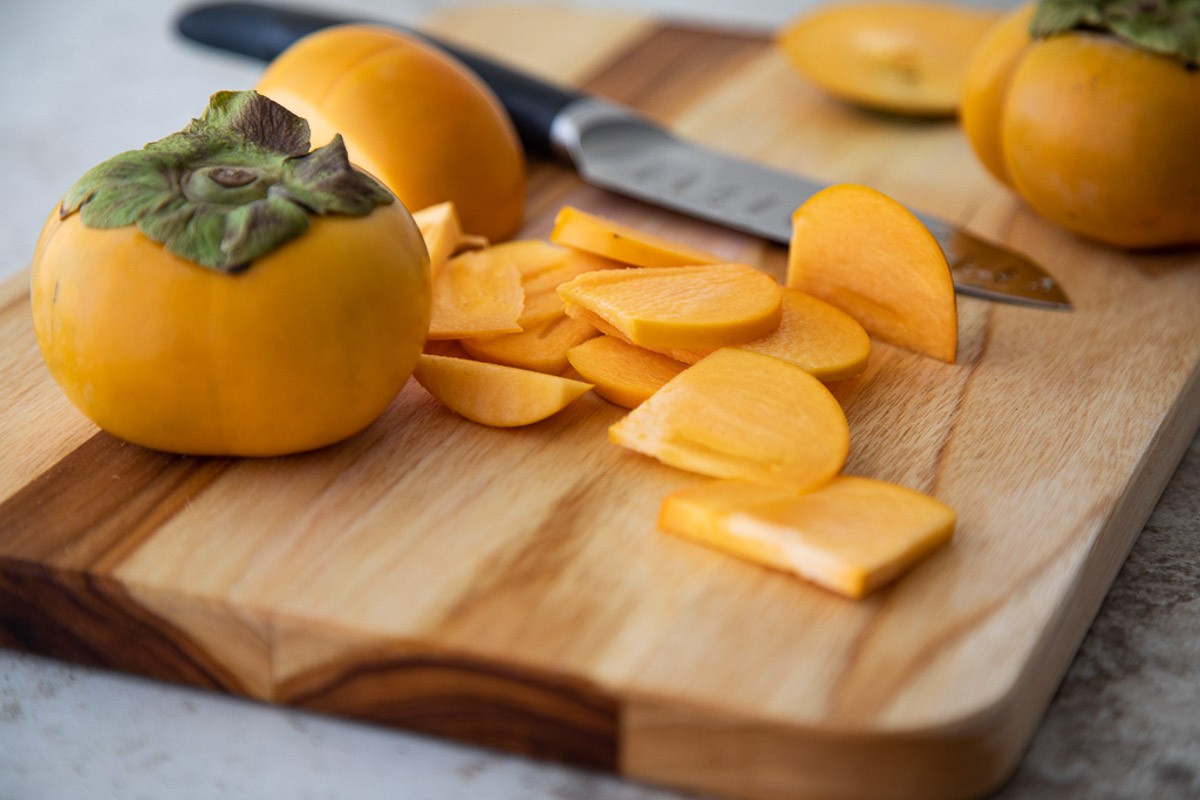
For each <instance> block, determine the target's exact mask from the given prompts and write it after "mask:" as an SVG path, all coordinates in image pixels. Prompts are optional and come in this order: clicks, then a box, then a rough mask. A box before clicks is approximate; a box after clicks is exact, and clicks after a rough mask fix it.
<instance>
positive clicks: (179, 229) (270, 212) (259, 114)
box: [61, 92, 394, 273]
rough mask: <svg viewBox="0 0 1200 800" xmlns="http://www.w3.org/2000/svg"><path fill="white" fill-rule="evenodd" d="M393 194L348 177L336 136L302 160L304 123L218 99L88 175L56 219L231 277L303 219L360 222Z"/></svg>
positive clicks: (280, 112) (245, 101) (255, 104)
mask: <svg viewBox="0 0 1200 800" xmlns="http://www.w3.org/2000/svg"><path fill="white" fill-rule="evenodd" d="M393 199H394V198H393V197H392V194H391V193H390V192H389V191H388V190H387V189H386V188H384V187H383V185H382V184H380V183H379V182H378V181H376V180H375V179H374V178H371V177H370V176H369V175H367V174H366V173H364V172H361V171H359V170H357V169H355V168H354V167H353V166H352V165H351V164H350V160H349V157H348V156H347V154H346V147H345V144H344V143H343V142H342V139H341V137H340V136H335V137H334V138H333V141H331V142H330V143H329V144H327V145H325V146H324V147H321V148H318V149H316V150H313V151H311V152H309V127H308V123H307V122H305V121H304V120H303V119H301V118H300V117H297V116H296V115H295V114H292V113H291V112H290V111H288V110H287V109H285V108H284V107H283V106H280V105H279V104H277V103H274V102H272V101H271V100H270V99H268V98H267V97H264V96H263V95H260V94H258V93H257V92H218V93H217V94H214V95H213V96H212V98H211V99H210V100H209V105H208V108H207V109H205V111H204V114H203V115H201V117H200V118H199V119H195V120H192V122H191V124H189V125H188V126H187V127H186V128H184V129H183V130H182V131H180V132H179V133H174V134H171V135H170V136H167V137H166V138H164V139H160V140H158V141H157V142H151V143H150V144H148V145H146V146H145V147H144V148H143V149H141V150H131V151H129V152H126V153H121V154H119V155H117V156H114V157H113V158H111V159H109V160H108V161H105V162H104V163H103V164H100V165H98V166H96V167H93V168H92V169H90V170H89V171H88V172H87V173H86V174H85V175H84V176H83V177H82V178H80V179H79V181H78V182H77V183H76V184H75V186H73V187H72V188H71V190H70V191H69V192H68V193H67V196H66V197H65V198H64V200H63V204H62V209H61V214H62V216H63V217H67V216H69V215H71V214H73V213H75V212H76V211H78V212H79V215H80V219H81V220H82V221H83V224H84V225H87V226H89V227H94V228H116V227H122V226H125V225H137V226H138V229H139V230H141V231H142V233H144V234H146V236H148V237H150V238H151V239H153V240H154V241H156V242H162V244H163V245H164V246H165V247H166V248H167V250H169V251H171V252H172V253H175V254H176V255H178V256H182V257H183V258H186V259H188V260H190V261H193V262H195V263H197V264H200V265H201V266H204V267H208V268H210V269H215V270H219V271H222V272H226V273H235V272H239V271H241V270H242V269H243V268H245V267H246V266H247V265H248V264H249V263H250V262H251V261H253V260H254V259H256V258H259V257H260V256H263V255H266V254H267V253H269V252H271V251H272V250H275V249H276V248H278V247H280V246H282V245H283V244H284V243H286V242H288V241H290V240H291V239H294V238H295V237H297V236H299V235H301V234H302V233H304V231H305V230H306V229H307V228H308V224H309V215H310V214H346V215H352V216H363V215H366V214H369V213H371V211H372V210H373V209H374V208H375V207H377V206H379V205H383V204H386V203H391V202H393Z"/></svg>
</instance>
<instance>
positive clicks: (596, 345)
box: [567, 336, 687, 408]
mask: <svg viewBox="0 0 1200 800" xmlns="http://www.w3.org/2000/svg"><path fill="white" fill-rule="evenodd" d="M567 359H568V361H570V363H571V366H572V367H574V368H575V371H576V372H578V373H579V374H580V375H581V376H582V377H583V379H584V380H586V381H590V382H591V383H593V384H595V390H596V394H598V395H600V396H601V397H603V398H604V399H605V400H607V401H609V402H610V403H615V404H616V405H619V406H622V407H623V408H635V407H636V406H638V405H641V404H642V403H643V402H645V401H646V400H648V399H649V398H650V396H651V395H652V394H654V393H655V392H657V391H658V390H659V389H661V388H662V387H663V386H664V385H665V384H666V383H667V381H669V380H671V379H672V378H674V377H675V376H676V375H678V374H679V373H681V372H683V371H684V370H685V369H687V364H683V363H681V362H679V361H676V360H675V359H673V358H668V357H667V356H664V355H660V354H658V353H653V352H651V351H649V350H647V349H646V348H644V347H638V346H637V345H632V344H629V343H628V342H626V341H625V340H624V339H618V338H617V337H615V336H597V337H596V338H594V339H589V340H587V341H586V342H584V343H583V344H580V345H576V346H575V347H572V348H571V349H570V350H568V351H567Z"/></svg>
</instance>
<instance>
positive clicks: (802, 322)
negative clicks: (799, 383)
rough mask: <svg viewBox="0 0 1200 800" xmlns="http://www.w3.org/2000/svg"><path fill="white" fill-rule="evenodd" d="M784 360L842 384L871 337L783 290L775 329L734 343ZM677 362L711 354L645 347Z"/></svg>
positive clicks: (863, 357) (867, 351) (830, 310)
mask: <svg viewBox="0 0 1200 800" xmlns="http://www.w3.org/2000/svg"><path fill="white" fill-rule="evenodd" d="M737 347H739V348H741V349H743V350H753V351H754V352H756V353H762V354H763V355H768V356H774V357H775V358H782V359H783V360H784V361H787V362H790V363H792V364H795V365H796V366H798V367H800V368H801V369H802V370H804V371H805V372H807V373H808V374H809V375H812V376H813V377H814V378H817V379H818V380H822V381H841V380H846V379H847V378H853V377H854V376H856V375H859V374H861V373H862V372H863V370H865V369H866V368H867V360H868V359H869V357H870V355H871V337H869V336H868V335H867V332H866V330H864V329H863V326H862V325H859V324H858V322H856V321H855V319H854V318H853V317H851V316H850V315H849V314H847V313H846V312H844V311H842V310H841V309H838V308H835V307H834V306H831V305H830V304H829V303H826V302H825V301H824V300H819V299H817V298H815V297H813V296H812V295H810V294H805V293H804V292H800V291H797V290H795V289H784V290H783V316H782V318H781V319H780V321H779V327H778V328H776V329H775V331H774V332H772V333H769V334H767V335H766V336H764V337H763V338H761V339H755V340H754V341H751V342H746V343H745V344H741V345H737ZM646 349H648V350H651V351H652V352H655V353H659V354H661V355H664V356H666V357H667V358H670V359H673V360H675V361H682V362H683V363H685V364H695V363H696V362H697V361H699V360H700V359H702V358H704V357H705V356H706V355H708V354H709V353H711V352H712V351H711V350H679V349H672V348H646Z"/></svg>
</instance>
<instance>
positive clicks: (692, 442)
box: [609, 347, 850, 491]
mask: <svg viewBox="0 0 1200 800" xmlns="http://www.w3.org/2000/svg"><path fill="white" fill-rule="evenodd" d="M609 438H610V439H611V440H612V441H613V442H615V443H616V444H619V445H622V446H624V447H628V448H630V449H632V450H636V451H637V452H640V453H644V454H646V455H649V456H653V457H654V458H657V459H658V460H660V461H662V462H663V463H665V464H670V465H671V466H674V467H679V468H680V469H686V470H691V471H692V472H698V473H700V474H702V475H709V476H711V477H715V478H740V479H742V480H747V481H751V482H753V483H761V484H765V485H768V486H779V487H783V488H786V489H790V490H792V491H804V490H806V489H812V488H814V487H816V486H819V485H821V484H822V483H825V482H826V481H828V480H829V479H830V478H832V477H833V476H834V475H836V474H837V473H838V471H839V470H840V469H841V468H842V464H843V463H844V462H845V460H846V455H847V454H848V452H849V448H850V429H849V427H848V426H847V424H846V416H845V414H843V413H842V409H841V406H839V405H838V402H837V400H836V399H834V397H833V395H832V394H830V393H829V390H828V389H826V388H825V386H824V384H822V383H821V382H820V381H818V380H817V379H816V378H814V377H813V376H811V375H809V374H808V373H807V372H805V371H804V370H802V369H800V368H799V367H797V366H795V365H794V364H789V363H787V362H786V361H781V360H779V359H777V358H772V357H771V356H764V355H762V354H760V353H752V352H750V351H748V350H738V349H735V348H731V347H727V348H723V349H721V350H717V351H716V352H715V353H713V354H712V355H710V356H708V357H706V358H705V359H704V360H703V361H701V362H700V363H698V364H696V365H695V366H692V367H689V368H688V369H685V370H684V371H683V372H681V373H679V375H677V376H676V377H675V378H673V379H672V380H670V381H669V382H668V383H667V384H666V385H664V386H663V387H662V388H661V389H659V390H658V391H657V392H655V393H654V395H652V396H651V397H650V399H649V400H647V401H646V402H644V403H642V404H641V405H639V406H638V407H637V408H635V409H634V410H633V411H631V412H630V413H629V414H628V415H627V416H626V417H625V418H624V419H622V420H621V421H620V422H618V423H616V424H615V425H613V426H612V427H611V428H609Z"/></svg>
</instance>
